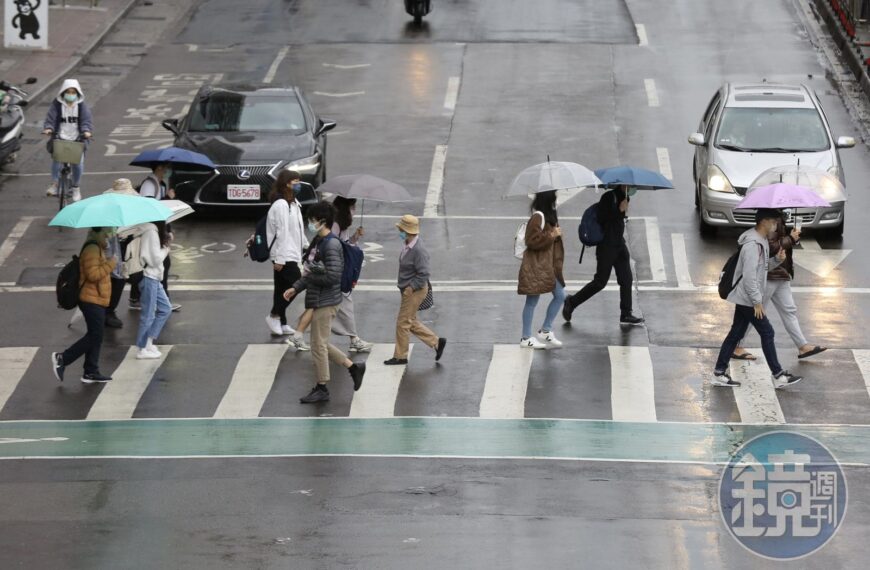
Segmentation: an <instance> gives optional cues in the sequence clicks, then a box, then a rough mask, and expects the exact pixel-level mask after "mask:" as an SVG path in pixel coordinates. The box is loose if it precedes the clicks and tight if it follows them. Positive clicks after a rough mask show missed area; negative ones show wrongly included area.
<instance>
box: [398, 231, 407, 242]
mask: <svg viewBox="0 0 870 570" xmlns="http://www.w3.org/2000/svg"><path fill="white" fill-rule="evenodd" d="M399 238H400V239H401V240H402V241H407V240H408V232H406V231H403V230H399Z"/></svg>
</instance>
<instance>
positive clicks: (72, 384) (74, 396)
mask: <svg viewBox="0 0 870 570" xmlns="http://www.w3.org/2000/svg"><path fill="white" fill-rule="evenodd" d="M472 348H473V350H474V351H475V352H476V353H478V354H479V355H480V358H479V359H478V361H481V360H482V362H480V364H481V365H480V366H472V367H468V366H465V365H464V364H463V363H462V362H456V363H451V362H450V360H449V358H447V357H445V359H444V360H443V361H442V363H440V364H435V363H434V362H432V360H431V354H430V353H429V352H427V351H426V350H425V347H424V349H418V351H417V352H416V353H415V352H413V351H412V352H411V355H412V356H411V358H410V363H409V364H408V365H407V366H385V365H383V361H384V360H386V359H387V358H389V357H391V356H392V354H393V345H392V344H376V345H375V346H374V348H373V350H372V352H371V354H369V355H368V356H367V358H366V362H367V374H366V379H365V382H364V384H363V387H362V388H361V389H360V390H359V391H358V392H353V391H352V388H351V386H350V382H349V380H348V378H347V373H346V371H344V370H343V369H341V368H340V367H335V368H333V370H332V386H333V387H332V388H331V393H332V394H333V400H332V401H331V402H329V403H326V404H322V405H319V406H304V405H302V404H298V397H299V396H301V395H303V393H304V392H306V391H307V389H308V388H309V387H310V384H311V382H312V380H313V371H312V366H311V362H310V355H309V354H308V353H297V352H295V351H294V350H293V349H291V348H288V346H287V345H286V344H284V343H274V344H250V345H246V346H238V345H237V346H230V345H228V346H226V347H218V348H217V349H216V348H215V347H214V346H206V345H178V346H161V347H160V349H161V351H162V352H163V356H162V357H161V358H160V359H156V360H137V359H136V351H135V349H128V348H126V347H124V348H121V347H106V349H105V350H104V352H106V351H108V353H109V354H107V355H104V363H106V366H107V369H108V365H109V364H110V363H111V364H112V366H113V370H112V376H113V380H112V381H111V382H109V383H108V384H106V385H102V386H100V385H84V384H81V383H79V382H77V378H76V377H75V375H74V371H73V368H74V367H70V370H69V371H68V378H67V380H66V382H64V383H63V384H58V383H57V381H56V380H55V379H54V378H53V377H52V373H51V370H50V366H49V356H50V353H51V349H50V348H44V347H4V348H0V421H4V420H22V419H36V420H41V419H87V420H122V419H130V418H134V417H136V418H140V417H162V416H160V414H161V411H162V413H169V412H167V410H170V411H171V415H172V417H215V418H256V417H294V416H310V415H321V416H347V417H352V418H385V417H393V416H395V415H397V414H396V410H397V409H398V410H402V411H403V412H402V413H401V414H399V415H420V416H425V415H445V414H444V413H443V410H445V409H447V410H455V412H454V413H450V412H448V413H447V414H446V415H457V416H458V415H465V416H467V415H473V414H468V413H465V412H464V411H463V410H468V409H469V402H470V403H471V404H472V406H471V409H474V410H476V413H477V415H478V416H479V417H482V418H492V419H517V418H524V417H541V418H547V417H553V418H555V417H560V418H576V419H600V418H606V419H611V420H613V421H631V422H661V421H666V422H687V421H689V422H698V421H702V422H721V421H734V422H742V423H748V424H786V423H787V424H809V423H844V424H846V423H848V424H866V423H870V413H868V412H870V350H829V351H828V352H827V353H824V354H823V355H819V357H817V359H816V360H815V361H814V362H811V363H807V364H804V363H801V364H800V365H798V366H800V367H801V368H799V369H798V370H797V371H798V372H799V373H800V374H803V375H804V376H805V378H806V380H805V381H804V382H802V383H801V384H798V385H796V386H794V387H791V388H789V389H787V390H776V389H775V388H774V385H773V383H772V381H771V378H770V374H769V372H768V370H767V366H766V364H765V362H764V360H763V357H762V356H761V355H760V354H759V355H758V357H759V359H758V360H757V361H755V362H745V361H733V362H732V366H731V372H732V375H733V377H734V378H735V379H736V380H739V381H740V382H741V383H742V386H741V387H739V388H735V389H729V388H717V387H713V386H711V385H710V383H709V377H710V370H711V367H712V362H713V359H714V356H715V354H714V351H713V350H712V349H704V348H691V347H682V348H681V347H657V346H602V347H586V349H585V350H584V351H582V352H581V351H572V350H571V349H569V348H565V349H562V350H553V351H533V350H528V349H523V348H520V347H519V346H517V345H506V344H496V345H474V346H473V347H472ZM412 349H413V346H412ZM113 350H114V351H115V352H114V353H113V352H112V351H113ZM215 350H218V351H221V352H222V356H221V357H220V358H218V357H214V356H209V355H210V354H212V353H213V352H214V351H215ZM466 350H468V348H466ZM757 352H760V351H757ZM783 353H784V354H783V356H782V358H783V360H784V361H785V360H786V359H791V358H793V356H794V355H792V354H790V353H789V352H788V351H787V350H784V351H783ZM355 358H356V359H357V360H362V359H363V358H364V357H363V356H362V355H359V356H357V357H355ZM486 359H488V366H486V365H485V362H486ZM607 371H609V374H608V373H607ZM478 375H479V376H478ZM532 388H533V389H532ZM605 394H609V410H607V409H602V407H603V406H604V407H606V406H607V405H608V401H607V398H606V396H604V395H605ZM160 398H164V399H166V398H178V399H179V400H180V401H179V402H173V403H171V405H170V404H167V405H160V404H159V403H158V404H155V402H156V401H158V400H159V399H160ZM185 402H191V403H196V405H195V406H192V407H193V408H195V411H191V412H190V413H189V414H188V415H183V410H184V405H185ZM459 404H462V405H459ZM463 406H464V407H463ZM431 410H442V412H441V413H433V412H432V411H431ZM529 410H534V412H530V411H529Z"/></svg>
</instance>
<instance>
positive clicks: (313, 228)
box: [308, 220, 323, 234]
mask: <svg viewBox="0 0 870 570" xmlns="http://www.w3.org/2000/svg"><path fill="white" fill-rule="evenodd" d="M322 228H323V225H321V224H318V223H317V222H315V221H313V220H308V231H309V232H312V233H315V234H316V233H319V232H320V230H321V229H322Z"/></svg>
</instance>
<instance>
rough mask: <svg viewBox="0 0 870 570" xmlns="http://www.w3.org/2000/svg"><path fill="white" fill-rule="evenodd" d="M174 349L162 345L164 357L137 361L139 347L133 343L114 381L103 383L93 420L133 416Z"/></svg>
mask: <svg viewBox="0 0 870 570" xmlns="http://www.w3.org/2000/svg"><path fill="white" fill-rule="evenodd" d="M171 350H172V346H171V345H161V346H160V352H162V353H163V356H161V357H160V358H157V359H154V360H136V353H137V352H138V349H137V348H136V347H135V346H131V347H130V350H128V351H127V356H125V357H124V360H123V361H122V362H121V364H120V366H118V368H117V369H116V370H115V371H114V372H113V373H112V381H111V382H109V383H108V384H106V385H105V386H103V391H102V392H100V395H99V396H97V400H96V401H95V402H94V405H93V406H91V409H90V411H89V412H88V417H87V419H89V420H113V419H129V418H132V417H133V412H135V411H136V406H137V405H138V404H139V400H140V399H142V394H144V393H145V389H146V388H148V384H150V383H151V378H152V377H153V376H154V374H155V373H156V372H157V369H158V368H160V367H161V366H162V365H163V361H165V360H166V357H167V356H168V355H169V351H171Z"/></svg>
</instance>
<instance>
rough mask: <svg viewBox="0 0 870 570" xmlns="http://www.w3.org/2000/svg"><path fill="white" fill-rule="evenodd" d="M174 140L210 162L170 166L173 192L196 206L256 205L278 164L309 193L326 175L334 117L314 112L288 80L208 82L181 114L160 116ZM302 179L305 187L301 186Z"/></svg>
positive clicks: (310, 196) (264, 200) (312, 197)
mask: <svg viewBox="0 0 870 570" xmlns="http://www.w3.org/2000/svg"><path fill="white" fill-rule="evenodd" d="M163 126H164V127H165V128H167V129H168V130H170V131H172V133H173V134H175V146H178V147H181V148H186V149H190V150H194V151H196V152H201V153H203V154H205V155H206V156H208V157H209V158H210V159H211V160H212V161H213V162H214V163H215V164H216V165H217V171H215V172H210V173H202V172H194V171H185V170H182V169H177V170H176V171H175V172H174V174H173V177H172V186H173V187H174V188H175V192H176V195H177V197H178V198H179V199H180V200H184V201H185V202H188V203H189V204H194V205H204V206H263V205H266V204H268V203H269V201H268V200H269V191H270V190H271V189H272V183H273V182H274V181H275V179H276V178H277V176H278V173H279V172H280V171H281V170H282V169H287V170H295V171H297V172H299V173H300V174H301V175H302V181H303V182H306V183H307V185H305V186H304V188H306V190H307V191H304V192H303V195H302V196H300V197H299V198H300V200H301V201H302V202H303V203H310V202H313V201H316V200H317V196H316V193H315V192H314V191H313V190H312V188H316V187H317V186H319V185H320V184H321V183H322V182H323V181H324V180H325V179H326V133H327V132H328V131H330V130H332V129H333V128H335V123H334V122H332V121H326V120H323V119H321V118H319V117H318V116H317V115H316V114H315V113H314V111H313V110H312V108H311V105H309V103H308V101H307V100H306V99H305V96H304V95H303V94H302V92H301V91H300V90H299V89H297V88H295V87H271V86H261V85H226V86H220V85H209V86H205V87H202V88H201V89H200V90H199V91H198V92H197V94H196V97H195V98H194V100H193V102H192V103H191V106H190V110H189V112H188V113H187V116H185V117H184V118H183V119H181V120H178V119H170V120H166V121H163ZM308 185H310V186H308Z"/></svg>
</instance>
